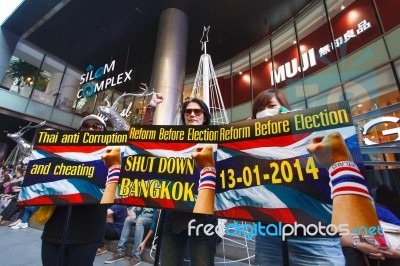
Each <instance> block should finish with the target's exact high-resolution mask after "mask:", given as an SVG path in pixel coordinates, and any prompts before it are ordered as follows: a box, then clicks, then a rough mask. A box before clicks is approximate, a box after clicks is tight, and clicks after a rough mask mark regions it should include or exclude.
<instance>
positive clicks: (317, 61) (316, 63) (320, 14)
mask: <svg viewBox="0 0 400 266" xmlns="http://www.w3.org/2000/svg"><path fill="white" fill-rule="evenodd" d="M296 29H297V35H298V38H299V45H300V53H301V61H302V64H303V73H304V76H305V77H307V76H309V75H311V74H313V73H315V72H316V71H318V70H320V69H322V68H324V67H326V66H329V65H330V64H332V63H334V62H335V61H336V56H335V53H334V51H333V49H332V47H331V43H332V38H331V33H330V29H329V24H328V19H327V17H326V12H325V8H324V5H323V2H322V1H321V2H319V3H318V4H316V5H314V6H313V7H312V9H311V10H309V11H307V12H306V13H305V14H303V15H302V16H300V17H299V18H298V19H297V20H296Z"/></svg>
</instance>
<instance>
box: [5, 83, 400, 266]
mask: <svg viewBox="0 0 400 266" xmlns="http://www.w3.org/2000/svg"><path fill="white" fill-rule="evenodd" d="M163 99H164V98H163V96H162V95H161V94H159V93H154V94H153V96H152V100H151V102H150V104H149V105H148V108H147V109H146V113H145V115H144V119H143V122H142V124H145V125H151V124H152V123H153V115H154V113H155V111H156V108H157V106H158V105H159V104H161V103H162V102H163ZM285 112H290V106H289V104H288V102H287V100H286V99H285V97H284V96H283V95H281V94H280V93H279V92H277V91H275V90H265V91H263V92H262V93H260V95H258V96H257V97H256V98H255V100H254V104H253V110H252V114H251V119H259V118H263V117H268V116H274V115H278V114H280V113H285ZM181 119H182V122H183V124H184V125H190V126H200V125H209V124H210V121H211V114H210V112H209V108H208V106H207V105H206V104H205V103H204V102H203V101H202V100H200V99H196V98H194V99H189V100H188V101H186V102H184V103H183V104H182V108H181ZM106 128H107V127H106V123H105V122H104V120H103V119H102V118H101V117H98V116H95V115H90V116H87V117H85V118H84V119H83V120H82V124H81V128H80V130H82V131H104V130H106ZM307 150H308V151H309V152H310V153H311V154H312V155H313V156H314V157H315V159H316V160H317V161H318V162H319V163H320V164H321V165H323V166H324V167H326V169H327V170H328V172H329V174H330V178H331V184H330V185H331V188H332V194H331V197H332V199H333V222H341V221H342V220H340V219H342V218H337V217H338V216H340V217H343V216H344V219H348V218H349V215H353V214H351V213H350V212H351V211H354V210H357V208H359V207H360V206H362V208H361V210H362V211H364V212H367V213H372V214H373V215H372V216H374V215H375V216H374V217H366V218H365V219H366V220H365V221H367V220H368V221H371V220H372V221H373V222H374V221H375V220H374V219H376V221H378V219H379V220H380V221H383V222H387V223H390V224H394V225H399V226H400V220H399V217H398V213H396V211H398V209H397V207H393V204H398V203H399V202H400V199H398V201H397V202H392V201H393V200H386V201H384V200H383V198H385V196H387V194H388V193H389V192H388V190H389V191H390V192H391V193H393V191H391V189H390V188H388V187H384V186H382V189H381V190H384V191H385V192H384V193H383V195H382V192H379V190H378V191H377V193H376V195H375V199H374V200H375V201H373V197H372V196H371V195H370V194H369V192H368V189H367V184H366V181H365V179H364V178H363V176H362V175H361V173H360V171H359V170H358V168H357V167H356V165H355V164H354V163H353V161H352V158H351V155H350V153H349V151H348V149H347V147H346V144H345V142H344V140H343V139H342V138H341V136H340V134H338V133H332V134H329V135H327V136H321V137H317V138H314V139H313V141H312V143H310V144H309V145H308V146H307ZM115 151H116V150H108V151H107V152H106V153H105V155H104V156H103V157H102V158H103V160H104V163H105V165H106V166H107V167H108V169H109V173H108V177H107V184H106V191H108V192H107V195H111V196H113V194H114V193H115V188H116V183H117V181H118V178H115V176H118V174H119V171H120V165H121V158H120V154H119V150H117V151H118V152H115ZM116 154H117V155H116ZM328 154H329V155H328ZM192 157H193V159H194V161H195V164H196V166H197V167H198V168H199V170H200V178H199V191H198V193H197V202H196V205H195V207H194V213H187V212H179V211H176V210H166V211H163V215H164V219H163V224H162V227H161V228H160V231H161V232H162V238H161V246H160V247H159V248H160V262H161V265H166V266H175V265H183V261H184V258H186V259H188V260H190V261H191V265H214V256H215V253H216V247H217V244H218V236H217V235H216V234H212V235H206V234H204V231H200V234H197V235H189V234H188V223H189V221H191V220H193V219H195V220H196V223H197V224H203V226H206V225H210V226H215V225H216V224H217V222H218V221H217V218H216V217H215V216H214V215H213V212H214V211H213V206H214V196H215V187H216V170H215V162H214V159H213V152H212V149H211V150H210V148H208V147H204V148H199V149H196V151H194V153H193V155H192ZM342 162H346V165H347V167H341V166H340V165H341V163H342ZM332 167H334V168H332ZM335 167H336V168H335ZM333 169H335V170H333ZM24 171H25V166H19V167H15V169H12V168H11V167H10V166H9V165H5V166H4V167H3V168H2V173H1V180H0V181H1V183H0V184H1V186H0V189H1V190H2V191H1V193H2V194H1V206H0V208H1V209H2V212H1V221H0V225H2V226H5V225H9V226H10V225H11V226H12V228H13V229H20V228H26V227H27V226H28V220H29V217H30V216H31V215H32V213H34V212H35V211H36V210H37V207H20V206H18V205H17V204H16V203H17V197H18V192H19V190H20V184H21V182H22V181H23V177H24ZM13 174H14V175H15V176H14V175H13ZM115 180H117V181H115ZM354 180H357V182H355V181H354ZM343 184H345V186H343ZM110 188H112V189H110ZM360 189H361V190H362V191H364V192H365V191H366V193H364V194H360ZM338 191H340V192H338ZM379 193H380V194H379ZM393 194H394V195H396V193H393ZM103 197H104V196H103ZM380 199H381V200H380ZM395 201H396V200H395ZM343 204H345V205H347V207H340V206H343ZM357 204H358V205H357ZM388 205H390V206H388ZM396 206H398V205H396ZM338 212H340V215H338V214H337V213H338ZM159 214H160V210H158V209H153V208H147V207H132V206H123V205H115V204H111V205H110V204H101V205H81V206H72V207H71V206H57V207H56V208H55V210H54V212H53V213H52V215H51V218H50V219H49V220H48V221H47V222H46V224H45V226H44V231H43V235H42V261H43V265H57V264H58V263H59V262H60V261H61V262H63V264H61V265H92V264H93V261H94V258H95V256H96V255H101V254H104V253H106V252H108V250H107V247H106V245H105V240H117V241H118V247H117V250H116V251H114V252H113V254H112V256H111V257H109V258H108V259H106V260H105V263H107V264H109V263H113V262H116V261H119V260H122V259H124V258H125V257H129V258H128V261H127V266H134V265H139V264H140V262H141V254H142V253H143V251H144V249H145V246H146V245H147V244H148V243H149V242H150V241H151V239H152V238H153V237H154V234H155V231H156V226H157V221H158V217H159ZM396 215H397V216H396ZM67 218H68V219H67ZM335 219H336V220H335ZM66 221H68V222H66ZM133 228H135V230H134V231H135V233H134V234H133V233H132V230H133ZM65 230H67V231H65ZM146 230H147V234H145V232H146ZM132 235H134V237H133V238H134V240H133V242H132V243H131V244H132V246H133V249H132V252H131V254H126V246H127V243H128V242H129V239H130V236H132ZM63 243H64V244H63ZM63 245H64V246H63ZM255 262H256V264H258V265H284V264H285V263H288V264H289V265H360V266H364V265H375V264H378V263H380V264H379V265H382V266H383V265H400V249H393V248H390V247H389V248H388V247H382V245H380V244H377V243H376V242H375V241H372V242H371V241H368V239H367V238H363V237H360V236H358V235H357V236H355V235H345V236H342V237H339V236H335V237H324V236H312V237H291V238H289V239H288V240H287V241H282V240H281V239H280V238H278V237H271V236H259V235H257V236H256V249H255Z"/></svg>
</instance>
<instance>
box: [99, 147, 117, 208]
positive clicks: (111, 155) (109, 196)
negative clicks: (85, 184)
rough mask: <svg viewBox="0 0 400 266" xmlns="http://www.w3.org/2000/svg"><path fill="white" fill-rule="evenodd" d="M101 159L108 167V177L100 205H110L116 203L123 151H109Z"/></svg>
mask: <svg viewBox="0 0 400 266" xmlns="http://www.w3.org/2000/svg"><path fill="white" fill-rule="evenodd" d="M101 158H102V159H103V161H104V164H105V165H106V166H107V167H108V175H107V182H106V188H105V189H104V193H103V197H102V198H101V201H100V204H103V203H108V204H110V203H113V202H114V198H115V191H116V190H117V187H118V179H119V175H120V172H121V149H120V148H114V149H107V150H106V151H105V152H104V154H103V155H102V156H101Z"/></svg>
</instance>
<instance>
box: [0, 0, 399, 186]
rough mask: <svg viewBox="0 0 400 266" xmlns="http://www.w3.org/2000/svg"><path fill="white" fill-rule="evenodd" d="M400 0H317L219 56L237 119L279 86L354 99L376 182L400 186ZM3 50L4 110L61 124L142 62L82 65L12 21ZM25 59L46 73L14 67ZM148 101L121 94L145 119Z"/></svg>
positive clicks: (305, 101) (310, 98)
mask: <svg viewBox="0 0 400 266" xmlns="http://www.w3.org/2000/svg"><path fill="white" fill-rule="evenodd" d="M398 7H399V4H398V1H396V0H386V1H384V0H373V1H372V0H371V1H370V0H355V1H352V3H351V5H349V6H346V7H345V8H344V9H342V8H340V4H339V1H336V0H325V1H322V0H321V1H313V3H312V4H311V5H308V6H307V7H306V9H304V10H302V11H301V12H300V13H298V14H297V15H296V16H295V17H293V19H292V20H290V21H288V22H287V23H285V25H283V26H282V27H281V28H279V30H277V31H275V32H273V34H271V35H270V36H268V37H267V38H266V39H264V40H261V41H260V42H259V43H258V44H257V45H255V46H252V47H249V48H248V49H247V50H245V51H243V52H242V53H240V54H238V55H237V56H235V57H233V58H231V59H230V60H227V61H226V62H224V63H222V64H218V65H215V66H214V69H215V73H216V77H217V80H218V84H219V88H220V91H221V94H222V98H223V101H224V104H225V107H226V111H227V114H228V117H229V120H230V121H232V122H235V121H241V120H245V119H247V118H248V117H249V116H250V114H251V106H252V100H253V99H254V98H255V96H256V95H258V94H259V93H260V92H261V91H263V90H265V89H270V88H274V89H276V90H280V91H282V92H283V93H284V94H285V95H286V96H287V98H288V100H289V103H290V105H291V108H292V109H307V108H312V107H316V106H321V105H325V104H329V103H335V102H338V101H347V102H348V104H349V106H350V109H351V112H352V116H353V121H354V123H355V125H356V127H357V130H358V132H359V143H360V146H361V150H362V153H363V155H364V158H365V161H364V163H365V165H367V166H369V167H368V169H370V170H368V171H367V172H368V176H369V182H370V186H371V188H372V189H374V188H376V186H377V185H379V184H387V185H389V186H391V187H392V188H394V189H395V190H396V191H397V192H398V193H400V175H399V169H400V167H399V166H400V155H399V151H400V149H399V146H400V145H399V143H400V124H399V120H400V92H399V88H400V45H399V43H400V16H399V15H398ZM0 50H1V51H0V55H1V56H0V81H1V83H0V113H2V114H5V115H9V116H14V117H20V118H29V119H26V120H27V121H28V120H30V121H34V122H40V121H42V120H46V121H47V124H48V126H49V127H53V128H57V129H76V128H78V126H79V124H80V121H81V118H82V117H83V116H84V115H86V114H90V113H93V112H96V110H97V106H99V105H101V104H104V103H103V99H104V98H105V95H106V94H108V93H110V92H113V97H114V99H115V98H116V97H117V96H119V95H121V94H122V92H121V91H120V90H119V91H117V90H115V91H114V89H113V85H116V84H117V83H118V82H120V83H121V84H122V83H123V82H129V73H130V71H131V69H132V68H133V66H132V68H131V67H129V66H128V67H125V70H124V71H123V72H121V71H118V70H116V69H114V68H113V66H115V65H121V64H124V62H121V61H122V60H119V59H116V60H115V61H110V62H104V63H102V64H99V65H97V66H94V67H93V66H92V68H90V67H89V68H88V69H87V72H86V73H82V72H80V71H78V70H76V68H75V67H74V66H72V65H68V64H66V63H65V62H63V61H61V60H59V59H58V58H56V57H55V56H52V55H51V54H49V53H48V52H47V51H45V50H42V48H41V47H36V46H33V45H31V44H30V43H29V42H27V41H25V40H24V39H22V38H18V37H16V35H14V34H13V33H11V32H9V31H7V30H6V29H1V31H0ZM210 54H211V57H212V56H213V55H212V52H210ZM20 59H21V60H23V62H25V63H28V66H29V67H32V68H33V69H36V70H39V71H36V72H37V73H39V72H40V73H41V74H40V76H41V77H40V78H39V77H37V76H36V77H35V76H33V75H32V76H31V77H29V76H26V75H25V76H18V75H14V76H12V75H10V70H11V69H13V65H14V67H15V64H18V62H21V60H20ZM113 64H114V65H113ZM88 66H89V63H88ZM29 67H27V68H29ZM105 72H107V73H105ZM32 73H34V72H32ZM100 73H103V74H106V75H100ZM95 78H97V79H95ZM194 80H195V73H194V74H192V75H187V76H186V77H185V80H184V84H182V86H183V88H184V92H183V96H182V98H183V99H184V98H186V97H188V96H189V94H190V91H191V89H192V87H193V83H194ZM88 84H92V85H90V86H88ZM95 84H99V85H97V86H96V85H95ZM91 86H96V87H95V88H96V90H95V91H94V90H92V91H91V90H90V89H91V88H92V87H91ZM85 88H86V95H85V93H84V92H85ZM88 89H89V90H88ZM155 89H156V90H157V88H155ZM85 96H87V97H85ZM92 96H96V97H92ZM145 100H146V99H142V98H140V97H137V98H135V99H134V100H133V102H132V101H125V102H123V103H122V102H121V103H120V104H119V106H118V111H119V112H120V113H122V114H123V116H124V118H125V119H126V121H127V122H128V123H129V124H139V123H140V121H141V118H142V115H143V111H144V109H145V107H146V104H145ZM27 123H28V122H27ZM21 126H23V125H21ZM3 159H5V158H3Z"/></svg>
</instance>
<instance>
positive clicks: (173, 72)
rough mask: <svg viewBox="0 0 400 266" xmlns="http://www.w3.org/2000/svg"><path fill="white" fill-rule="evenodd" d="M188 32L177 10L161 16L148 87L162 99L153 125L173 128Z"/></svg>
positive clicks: (181, 12)
mask: <svg viewBox="0 0 400 266" xmlns="http://www.w3.org/2000/svg"><path fill="white" fill-rule="evenodd" d="M188 30H189V19H188V17H187V15H186V14H185V13H184V12H183V11H181V10H179V9H176V8H168V9H166V10H164V11H163V12H162V13H161V16H160V21H159V25H158V34H157V43H156V49H155V54H154V62H153V69H152V74H151V82H150V87H151V88H154V90H155V91H156V92H160V93H162V94H163V96H164V98H165V99H164V102H163V103H161V104H159V105H158V107H157V111H156V113H155V116H154V124H155V125H172V124H173V123H174V119H175V116H176V114H177V106H178V104H180V103H181V102H182V92H183V84H184V78H185V67H186V51H187V39H188Z"/></svg>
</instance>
